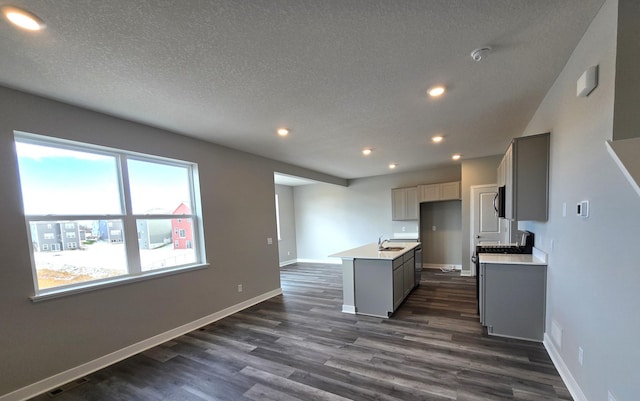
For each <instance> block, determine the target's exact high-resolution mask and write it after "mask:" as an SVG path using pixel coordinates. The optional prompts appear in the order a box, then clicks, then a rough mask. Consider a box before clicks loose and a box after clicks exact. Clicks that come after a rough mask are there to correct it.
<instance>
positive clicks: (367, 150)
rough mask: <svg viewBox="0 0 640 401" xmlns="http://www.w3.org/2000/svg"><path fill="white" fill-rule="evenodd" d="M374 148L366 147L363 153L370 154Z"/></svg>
mask: <svg viewBox="0 0 640 401" xmlns="http://www.w3.org/2000/svg"><path fill="white" fill-rule="evenodd" d="M371 152H372V150H371V149H370V148H365V149H362V154H363V155H365V156H369V155H370V154H371Z"/></svg>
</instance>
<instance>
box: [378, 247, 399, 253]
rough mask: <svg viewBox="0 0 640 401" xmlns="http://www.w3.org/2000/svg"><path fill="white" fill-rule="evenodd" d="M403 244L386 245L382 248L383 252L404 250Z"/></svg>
mask: <svg viewBox="0 0 640 401" xmlns="http://www.w3.org/2000/svg"><path fill="white" fill-rule="evenodd" d="M403 249H404V247H403V246H386V247H384V248H382V249H380V251H381V252H397V251H401V250H403Z"/></svg>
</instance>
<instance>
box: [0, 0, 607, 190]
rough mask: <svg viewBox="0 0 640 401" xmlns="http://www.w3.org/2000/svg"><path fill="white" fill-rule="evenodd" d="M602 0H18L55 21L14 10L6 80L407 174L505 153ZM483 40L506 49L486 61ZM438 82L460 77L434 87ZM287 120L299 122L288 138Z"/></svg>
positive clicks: (194, 130) (236, 141) (166, 124)
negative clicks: (31, 28)
mask: <svg viewBox="0 0 640 401" xmlns="http://www.w3.org/2000/svg"><path fill="white" fill-rule="evenodd" d="M4 3H5V2H4V1H3V0H0V4H4ZM602 3H603V0H535V1H532V0H482V1H481V0H478V1H472V0H415V1H405V0H397V1H389V0H324V1H318V0H263V1H261V0H227V1H211V0H200V1H196V0H191V1H177V0H176V1H170V0H155V1H150V0H135V1H121V0H83V1H77V0H55V1H54V0H33V1H26V0H16V1H12V2H11V4H12V5H15V6H19V7H23V8H25V9H28V10H29V11H31V12H33V13H35V14H36V15H38V16H39V17H40V18H41V19H43V20H44V22H45V23H46V24H47V29H46V30H44V31H42V32H40V33H37V34H34V33H27V32H23V31H19V30H16V29H14V28H13V27H11V26H10V25H9V24H8V23H7V21H5V20H4V19H2V20H0V54H1V55H2V56H1V57H0V84H2V85H4V86H8V87H12V88H16V89H21V90H25V91H28V92H32V93H36V94H40V95H44V96H47V97H51V98H54V99H59V100H62V101H65V102H68V103H72V104H77V105H81V106H83V107H87V108H90V109H94V110H98V111H102V112H105V113H108V114H112V115H116V116H120V117H123V118H127V119H130V120H134V121H139V122H143V123H146V124H149V125H152V126H156V127H161V128H165V129H169V130H172V131H175V132H178V133H181V134H184V135H189V136H194V137H198V138H202V139H205V140H208V141H211V142H214V143H218V144H221V145H224V146H228V147H231V148H235V149H239V150H244V151H247V152H251V153H255V154H259V155H263V156H266V157H269V158H273V159H277V160H281V161H284V162H288V163H292V164H295V165H299V166H303V167H307V168H310V169H313V170H317V171H320V172H324V173H327V174H331V175H335V176H338V177H342V178H356V177H364V176H372V175H379V174H386V173H389V172H390V171H389V170H388V167H387V165H388V164H389V163H390V162H396V163H398V164H399V166H398V168H397V169H396V170H394V172H399V171H407V170H416V169H421V168H428V167H432V166H436V165H441V164H445V163H453V162H452V161H451V160H450V156H451V154H452V153H454V152H459V153H462V155H463V158H475V157H481V156H487V155H492V154H498V153H501V152H503V151H504V150H505V148H506V146H507V144H508V141H509V139H510V138H511V137H514V136H518V135H520V134H521V133H522V131H523V130H524V128H525V126H526V124H527V122H528V121H529V119H530V118H531V116H532V115H533V113H534V112H535V109H536V108H537V106H538V104H539V103H540V101H541V100H542V98H543V96H544V95H545V93H546V92H547V90H548V88H549V87H550V86H551V85H552V83H553V81H554V80H555V78H556V77H557V75H558V74H559V72H560V70H561V69H562V68H563V66H564V64H565V62H566V61H567V59H568V58H569V55H570V53H571V52H572V50H573V49H574V47H575V46H576V44H577V42H578V41H579V39H580V38H581V36H582V34H583V33H584V31H585V30H586V28H587V26H588V25H589V23H590V22H591V20H592V19H593V17H594V16H595V14H596V13H597V11H598V9H599V8H600V6H601V5H602ZM485 45H489V46H491V47H493V51H492V53H491V54H490V55H489V56H488V57H486V58H485V59H484V60H483V61H481V62H474V61H473V60H472V59H471V57H470V56H469V54H470V52H471V51H472V50H473V49H475V48H477V47H481V46H485ZM577 78H578V77H576V79H577ZM436 83H443V84H445V85H446V86H447V87H448V88H449V91H448V93H447V94H446V96H445V97H443V98H441V99H439V100H432V99H428V98H427V97H426V96H425V91H426V89H427V88H428V87H429V86H431V85H433V84H436ZM279 126H287V127H290V128H291V134H290V135H289V136H288V137H287V138H280V137H278V136H277V135H276V134H275V129H276V128H277V127H279ZM436 133H442V134H443V135H445V141H444V143H442V144H440V145H437V146H436V145H433V144H431V143H430V137H431V136H432V135H434V134H436ZM364 147H372V148H373V149H374V153H373V154H372V155H371V156H369V157H364V156H362V155H361V153H360V151H361V149H362V148H364Z"/></svg>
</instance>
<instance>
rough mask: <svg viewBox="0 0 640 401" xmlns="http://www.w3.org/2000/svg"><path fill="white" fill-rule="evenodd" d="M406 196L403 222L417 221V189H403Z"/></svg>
mask: <svg viewBox="0 0 640 401" xmlns="http://www.w3.org/2000/svg"><path fill="white" fill-rule="evenodd" d="M405 194H406V204H405V207H406V209H405V210H406V214H405V220H418V214H419V212H418V210H419V208H418V188H417V187H413V188H405Z"/></svg>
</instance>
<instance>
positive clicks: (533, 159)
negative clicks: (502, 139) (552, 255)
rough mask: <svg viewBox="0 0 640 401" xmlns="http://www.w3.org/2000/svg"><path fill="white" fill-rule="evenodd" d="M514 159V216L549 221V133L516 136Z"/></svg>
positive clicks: (522, 218) (520, 218)
mask: <svg viewBox="0 0 640 401" xmlns="http://www.w3.org/2000/svg"><path fill="white" fill-rule="evenodd" d="M513 163H514V166H513V174H514V175H513V184H514V195H513V216H514V219H516V220H519V221H523V220H524V221H527V220H536V221H547V219H548V206H549V192H548V191H549V188H548V182H549V134H541V135H531V136H525V137H520V138H516V140H514V147H513Z"/></svg>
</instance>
